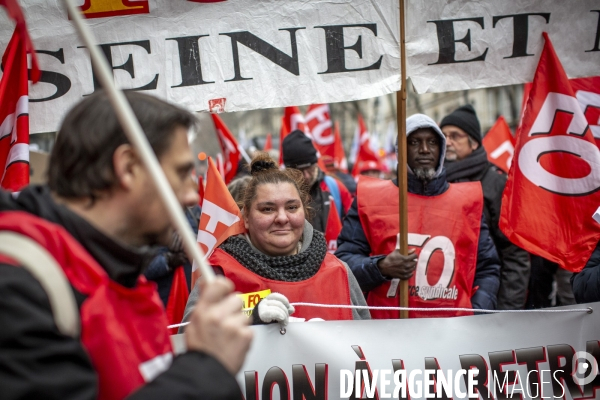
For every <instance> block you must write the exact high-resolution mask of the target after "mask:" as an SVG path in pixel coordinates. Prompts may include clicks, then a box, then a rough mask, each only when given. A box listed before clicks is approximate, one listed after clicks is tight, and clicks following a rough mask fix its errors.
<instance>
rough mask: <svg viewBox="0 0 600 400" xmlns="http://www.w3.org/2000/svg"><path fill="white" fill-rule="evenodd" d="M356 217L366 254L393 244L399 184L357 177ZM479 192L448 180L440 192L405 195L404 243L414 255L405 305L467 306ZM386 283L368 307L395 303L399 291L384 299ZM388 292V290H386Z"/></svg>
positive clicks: (378, 314) (474, 185)
mask: <svg viewBox="0 0 600 400" xmlns="http://www.w3.org/2000/svg"><path fill="white" fill-rule="evenodd" d="M357 197H358V215H359V218H360V222H361V225H362V227H363V230H364V232H365V236H366V237H367V240H368V241H369V244H370V246H371V255H372V256H374V255H387V254H389V253H391V252H392V251H394V250H395V248H396V235H397V233H398V232H399V221H398V187H397V186H396V185H394V183H392V181H389V180H388V181H386V180H379V179H368V178H367V179H365V178H361V179H360V180H359V182H358V188H357ZM482 210H483V194H482V190H481V184H480V183H479V182H467V183H458V184H451V185H450V188H449V189H448V190H447V191H446V192H444V193H443V194H441V195H439V196H420V195H416V194H412V193H408V232H409V234H408V245H409V247H411V248H414V249H415V250H416V254H417V255H418V262H417V268H416V270H415V273H414V275H413V276H412V277H411V278H410V279H409V281H408V285H409V295H408V296H409V297H408V304H409V307H416V308H437V307H452V308H471V307H472V306H471V295H472V294H473V280H474V278H475V267H476V264H477V246H478V242H479V230H480V228H481V215H482ZM389 290H390V283H384V284H382V285H380V286H378V287H377V288H375V289H374V290H372V291H371V292H369V295H368V297H367V303H368V304H369V305H372V306H396V307H397V306H399V300H398V291H397V290H396V292H395V293H394V294H393V295H394V297H388V291H389ZM390 295H391V294H390ZM469 314H472V313H470V312H459V311H448V312H426V311H412V312H409V317H411V318H423V317H448V316H457V315H469ZM371 316H372V318H378V319H385V318H398V316H399V312H398V311H378V310H371Z"/></svg>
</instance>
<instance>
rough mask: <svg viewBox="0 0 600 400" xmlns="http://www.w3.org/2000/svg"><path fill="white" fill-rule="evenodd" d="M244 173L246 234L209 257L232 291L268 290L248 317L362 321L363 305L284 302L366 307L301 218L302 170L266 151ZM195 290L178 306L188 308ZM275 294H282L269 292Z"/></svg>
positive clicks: (320, 239) (305, 195)
mask: <svg viewBox="0 0 600 400" xmlns="http://www.w3.org/2000/svg"><path fill="white" fill-rule="evenodd" d="M250 168H251V174H252V179H251V180H250V182H249V183H248V186H247V187H246V189H245V192H244V196H243V199H242V202H241V203H242V204H243V210H242V213H243V218H244V224H245V226H246V230H247V233H245V234H242V235H237V236H232V237H230V238H229V239H227V240H226V241H225V242H224V243H223V244H222V245H221V246H219V247H218V248H217V249H216V250H215V252H214V253H213V255H212V256H211V257H210V259H209V262H210V264H211V265H212V266H213V268H215V270H216V272H217V273H219V272H221V273H222V274H223V275H225V276H227V277H228V278H229V279H231V280H232V281H233V282H234V283H235V286H236V290H238V291H240V292H242V293H253V292H260V291H264V290H270V291H271V293H272V294H271V295H270V296H268V297H267V298H265V299H263V300H262V301H261V302H260V303H259V304H258V305H257V306H256V308H255V310H256V309H258V312H254V313H253V322H254V323H265V322H271V321H278V322H282V323H287V319H288V317H289V314H291V313H292V312H295V314H294V316H295V317H300V318H303V319H313V318H320V319H324V320H341V319H368V318H370V315H369V312H368V311H367V310H361V311H360V312H358V311H356V310H350V309H337V308H316V307H307V306H301V307H298V310H296V311H294V308H293V307H291V306H289V303H288V300H287V299H289V301H290V302H307V303H326V304H342V305H350V304H355V305H366V303H365V300H364V297H363V294H362V292H361V290H360V287H359V286H358V283H357V282H356V279H355V278H354V275H353V274H352V272H351V271H350V270H349V269H348V266H347V265H346V264H345V263H343V262H342V261H340V260H339V259H337V258H336V257H335V256H333V255H331V254H329V253H327V245H326V242H325V237H324V236H323V234H322V233H321V232H318V231H315V230H313V227H312V226H311V225H310V224H309V223H308V221H306V216H307V213H308V212H309V210H307V207H306V205H307V204H308V201H309V196H308V193H307V188H306V184H305V183H304V179H303V177H302V173H301V172H300V171H298V170H295V169H285V170H280V169H279V168H278V166H277V164H276V163H275V161H273V160H272V159H271V158H270V157H269V156H268V155H267V154H260V155H258V156H257V157H256V158H255V159H254V160H253V161H252V164H251V167H250ZM197 290H198V288H197V287H196V288H194V291H192V294H191V295H190V300H189V301H188V305H187V307H186V312H187V310H189V309H191V307H192V305H193V303H194V302H195V298H196V297H197ZM275 292H277V293H280V294H283V295H284V296H285V297H283V296H281V297H279V295H278V294H277V295H276V296H273V295H274V294H276V293H275Z"/></svg>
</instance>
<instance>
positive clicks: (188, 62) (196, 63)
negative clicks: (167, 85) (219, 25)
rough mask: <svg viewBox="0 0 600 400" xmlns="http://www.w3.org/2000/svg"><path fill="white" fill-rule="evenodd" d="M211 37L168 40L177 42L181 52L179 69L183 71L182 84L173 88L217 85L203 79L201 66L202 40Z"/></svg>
mask: <svg viewBox="0 0 600 400" xmlns="http://www.w3.org/2000/svg"><path fill="white" fill-rule="evenodd" d="M207 36H210V35H197V36H184V37H176V38H168V39H166V40H175V41H176V42H177V48H178V50H179V68H180V70H181V84H179V85H175V86H171V87H172V88H178V87H186V86H197V85H206V84H207V83H215V82H214V81H205V80H204V79H202V66H201V65H200V46H199V45H198V41H199V40H200V38H203V37H207Z"/></svg>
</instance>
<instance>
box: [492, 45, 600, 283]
mask: <svg viewBox="0 0 600 400" xmlns="http://www.w3.org/2000/svg"><path fill="white" fill-rule="evenodd" d="M544 38H545V40H546V42H545V45H544V49H543V51H542V54H541V57H540V61H539V64H538V67H537V70H536V73H535V78H534V81H533V85H532V88H531V92H530V95H529V99H528V101H527V106H526V107H525V112H524V115H523V120H522V123H521V126H520V128H519V130H518V132H517V143H516V146H515V154H514V158H513V165H512V167H511V169H510V172H509V175H508V181H507V183H506V189H505V190H504V194H503V197H502V211H501V215H500V229H502V231H503V232H504V234H505V235H506V236H507V237H508V238H509V239H510V241H511V242H513V243H515V244H516V245H518V246H520V247H522V248H524V249H526V250H528V251H530V252H532V253H534V254H537V255H540V256H542V257H544V258H546V259H548V260H550V261H553V262H557V263H559V264H560V265H561V266H562V267H563V268H565V269H567V270H570V271H575V272H577V271H580V270H581V269H582V268H583V267H584V266H585V264H586V262H587V261H588V259H589V257H590V255H591V253H592V251H593V250H594V248H595V247H596V244H597V243H598V241H599V240H600V224H598V223H597V222H595V221H594V220H593V218H592V215H593V214H594V212H595V211H596V209H597V208H598V206H599V205H600V191H599V189H600V150H598V147H596V145H595V143H594V138H593V136H592V133H591V131H590V129H589V127H588V123H587V121H586V119H585V116H584V114H583V112H582V110H581V108H580V106H579V104H578V102H577V99H576V98H575V94H574V92H573V89H572V88H571V85H570V83H569V80H568V79H567V75H566V74H565V72H564V70H563V68H562V65H561V64H560V61H559V59H558V57H557V55H556V53H555V52H554V48H553V47H552V43H551V42H550V39H549V38H548V35H547V34H546V33H544Z"/></svg>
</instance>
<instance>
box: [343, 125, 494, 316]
mask: <svg viewBox="0 0 600 400" xmlns="http://www.w3.org/2000/svg"><path fill="white" fill-rule="evenodd" d="M423 128H428V129H432V130H433V131H434V132H435V133H436V134H437V135H438V136H439V138H440V160H439V165H438V167H437V169H436V171H435V175H434V177H433V179H431V180H430V181H427V182H425V181H422V180H420V179H419V178H417V177H416V175H415V174H414V173H413V171H412V170H411V168H410V167H408V191H409V192H410V193H413V194H418V195H422V196H437V195H440V194H442V193H444V192H445V191H446V190H448V188H449V184H448V182H447V181H446V171H445V168H444V158H445V155H446V138H445V136H444V135H443V133H442V131H441V130H440V128H439V127H438V126H437V125H436V123H435V122H434V121H433V120H432V119H431V118H429V117H427V116H426V115H423V114H416V115H413V116H411V117H409V118H408V119H407V120H406V135H407V136H410V134H412V133H413V132H415V131H416V130H418V129H423ZM393 182H394V184H396V185H397V184H398V182H397V180H394V181H393ZM370 254H371V246H370V245H369V242H368V240H367V238H366V236H365V233H364V231H363V227H362V225H361V223H360V219H359V216H358V206H357V201H356V199H355V200H354V202H353V203H352V207H350V210H349V211H348V214H347V215H346V218H345V219H344V224H343V227H342V232H341V233H340V236H339V238H338V249H337V251H336V252H335V255H336V256H337V257H338V258H339V259H341V260H342V261H345V262H346V263H347V264H348V266H349V267H350V269H351V270H352V272H353V273H354V276H356V279H357V281H358V283H359V285H360V286H361V288H362V290H363V291H365V292H368V291H370V290H372V289H373V288H375V287H377V286H379V285H381V284H383V283H385V282H389V279H387V278H385V277H384V276H383V275H382V274H381V272H380V271H379V268H378V267H377V262H378V261H379V260H381V259H382V258H385V257H386V256H387V254H382V255H377V256H370ZM499 277H500V260H499V259H498V254H497V252H496V248H495V247H494V243H493V241H492V238H491V237H490V233H489V229H488V226H487V224H486V222H485V217H484V215H482V216H481V230H480V233H479V243H478V246H477V266H476V271H475V280H474V282H473V287H478V290H477V291H476V292H475V294H474V295H473V297H472V298H471V303H472V304H473V308H474V309H495V308H496V296H497V293H498V287H499V285H500V282H499Z"/></svg>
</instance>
